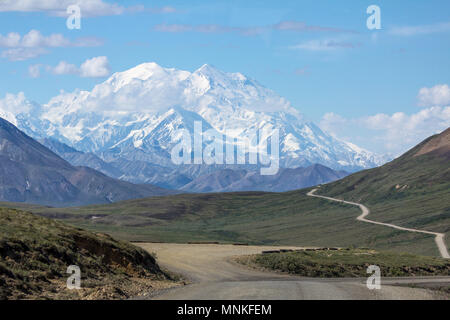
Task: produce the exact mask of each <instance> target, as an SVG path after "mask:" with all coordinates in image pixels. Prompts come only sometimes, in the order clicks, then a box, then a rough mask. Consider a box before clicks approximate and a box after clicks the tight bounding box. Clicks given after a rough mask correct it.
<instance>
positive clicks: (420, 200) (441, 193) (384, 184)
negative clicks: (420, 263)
mask: <svg viewBox="0 0 450 320" xmlns="http://www.w3.org/2000/svg"><path fill="white" fill-rule="evenodd" d="M434 138H435V137H430V138H428V139H427V140H425V141H424V142H422V143H421V144H419V145H418V146H416V147H415V148H413V149H411V150H410V151H409V152H407V153H406V154H404V155H403V156H401V157H400V158H398V159H396V160H395V161H393V162H391V163H388V164H386V165H384V166H382V167H379V168H375V169H371V170H366V171H362V172H358V173H355V174H353V175H351V176H348V177H346V178H345V179H342V180H339V181H336V182H333V183H330V184H328V185H325V186H323V187H322V188H321V190H319V191H318V193H319V194H324V195H329V196H334V197H337V198H341V199H345V200H352V201H357V202H361V203H364V204H366V205H367V206H368V207H369V208H370V209H371V214H370V216H369V218H370V219H373V220H377V221H382V222H388V223H393V224H398V225H401V226H405V227H412V228H418V229H425V230H430V231H436V232H442V233H445V234H446V243H447V245H448V246H449V247H450V165H449V163H450V153H449V152H448V151H447V150H445V152H442V150H440V151H439V150H436V151H435V152H431V153H428V154H424V155H420V156H416V153H417V152H418V151H419V150H420V149H421V148H422V147H423V146H424V145H425V144H427V143H428V142H429V141H431V140H432V139H434Z"/></svg>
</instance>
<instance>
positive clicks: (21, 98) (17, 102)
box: [0, 92, 33, 115]
mask: <svg viewBox="0 0 450 320" xmlns="http://www.w3.org/2000/svg"><path fill="white" fill-rule="evenodd" d="M32 108H33V105H32V104H31V102H30V101H29V100H27V98H26V97H25V94H24V93H23V92H19V93H18V94H13V93H7V94H6V95H5V97H4V98H3V99H0V111H3V112H4V113H10V114H13V115H16V114H19V113H27V112H29V111H30V110H31V109H32Z"/></svg>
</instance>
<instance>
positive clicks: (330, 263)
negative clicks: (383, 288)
mask: <svg viewBox="0 0 450 320" xmlns="http://www.w3.org/2000/svg"><path fill="white" fill-rule="evenodd" d="M236 261H237V262H239V263H242V264H245V265H248V266H250V267H254V268H259V269H261V268H262V269H265V270H272V271H279V272H285V273H290V274H295V275H300V276H305V277H367V272H366V270H367V267H368V266H370V265H377V266H379V267H380V270H381V275H382V276H383V277H402V276H436V275H445V276H448V275H450V262H449V261H446V260H444V259H439V258H433V257H425V256H417V255H411V254H398V253H392V252H384V251H375V250H369V249H340V250H307V251H293V252H276V253H264V254H258V255H251V256H246V257H239V258H236Z"/></svg>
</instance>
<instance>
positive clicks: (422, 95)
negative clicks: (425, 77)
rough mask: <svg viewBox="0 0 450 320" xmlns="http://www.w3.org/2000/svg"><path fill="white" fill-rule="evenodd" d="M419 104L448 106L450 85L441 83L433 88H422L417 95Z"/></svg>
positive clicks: (449, 102)
mask: <svg viewBox="0 0 450 320" xmlns="http://www.w3.org/2000/svg"><path fill="white" fill-rule="evenodd" d="M417 100H418V104H419V106H422V107H429V106H448V105H450V87H449V86H448V85H447V84H439V85H436V86H434V87H432V88H426V87H424V88H422V89H420V90H419V94H418V95H417Z"/></svg>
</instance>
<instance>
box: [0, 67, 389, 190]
mask: <svg viewBox="0 0 450 320" xmlns="http://www.w3.org/2000/svg"><path fill="white" fill-rule="evenodd" d="M16 109H17V111H15V112H11V111H7V110H0V114H1V115H2V116H3V117H5V118H6V119H7V120H9V121H10V122H12V123H13V124H15V125H16V126H17V127H18V128H19V129H21V130H23V131H24V132H25V133H27V134H28V135H30V136H31V137H33V138H35V139H38V140H41V139H46V140H44V144H46V145H47V146H48V147H50V148H51V146H50V145H49V144H52V143H51V142H50V141H49V140H48V139H52V140H54V141H57V142H60V143H64V144H66V145H67V146H69V147H70V148H72V149H73V150H70V149H67V150H63V151H61V152H63V153H64V154H61V153H60V152H58V151H57V152H58V153H59V154H60V155H61V156H62V157H64V158H65V159H66V160H68V161H69V162H71V163H72V164H77V165H87V166H91V167H93V168H95V169H97V170H101V171H102V172H103V173H105V174H108V175H111V176H113V177H116V178H120V179H122V180H126V181H129V182H133V183H151V184H156V185H158V186H162V187H168V188H181V187H183V186H184V185H186V184H188V183H190V182H193V181H194V180H195V179H197V178H199V177H200V176H203V175H205V174H212V173H213V172H214V171H218V170H225V169H231V168H230V166H227V165H220V164H217V165H181V166H176V165H174V163H173V162H172V160H171V150H172V147H173V146H174V144H175V143H178V142H179V141H178V140H179V138H180V130H186V131H185V132H188V133H189V134H190V135H191V136H193V133H194V122H195V121H198V122H200V123H201V125H202V130H203V131H206V130H208V129H212V130H214V132H216V133H217V134H221V135H223V136H224V137H226V138H224V140H225V139H226V140H225V141H227V143H229V144H231V145H233V147H236V146H238V145H242V143H243V141H244V140H245V139H249V138H251V137H252V135H253V134H254V133H256V132H257V133H260V135H261V137H262V138H264V139H266V138H267V137H269V136H271V135H272V133H273V132H274V131H275V130H279V134H280V136H279V138H280V140H279V146H280V167H282V168H291V169H294V168H298V167H307V166H311V165H313V164H321V165H324V166H327V167H330V168H331V169H334V170H346V171H356V170H360V169H365V168H371V167H374V166H377V165H380V164H382V163H383V162H384V161H385V160H386V159H383V158H381V157H379V156H377V155H375V154H372V153H370V152H368V151H365V150H363V149H361V148H358V147H357V146H355V145H353V144H351V143H347V142H344V141H340V140H337V139H336V138H334V137H332V136H330V135H329V134H327V133H325V132H323V131H322V130H321V129H320V128H319V127H318V126H316V125H315V124H314V123H312V122H309V121H307V120H305V119H304V117H303V116H302V115H301V114H300V113H299V112H298V111H297V110H296V109H295V108H293V107H292V106H291V104H290V103H289V102H288V101H287V100H286V99H284V98H282V97H280V96H278V95H277V94H276V93H275V92H273V91H272V90H269V89H267V88H265V87H263V86H262V85H260V84H259V83H258V82H257V81H255V80H253V79H250V78H248V77H246V76H244V75H242V74H240V73H226V72H222V71H220V70H218V69H216V68H214V67H212V66H210V65H204V66H202V67H201V68H199V69H198V70H196V71H194V72H188V71H183V70H177V69H174V68H163V67H161V66H159V65H157V64H156V63H144V64H141V65H138V66H136V67H134V68H131V69H129V70H126V71H124V72H117V73H115V74H113V75H112V76H111V77H110V78H109V79H107V80H106V81H104V82H103V83H100V84H98V85H96V86H95V87H94V88H93V89H92V90H91V91H80V90H76V91H74V92H71V93H67V92H62V93H61V94H59V95H58V96H55V97H54V98H52V99H50V101H49V102H48V103H47V104H44V105H39V104H37V103H34V102H30V101H27V100H26V99H25V98H23V101H22V102H21V107H20V108H16ZM205 145H206V142H205V141H203V146H205ZM52 150H53V149H52ZM79 152H81V153H79ZM257 167H258V166H257ZM233 168H237V169H244V170H251V171H256V169H258V168H255V167H254V166H253V167H252V166H251V165H241V166H237V165H234V166H233ZM200 189H201V188H200ZM219 189H221V188H219ZM219 189H217V190H219ZM263 189H266V188H263Z"/></svg>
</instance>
